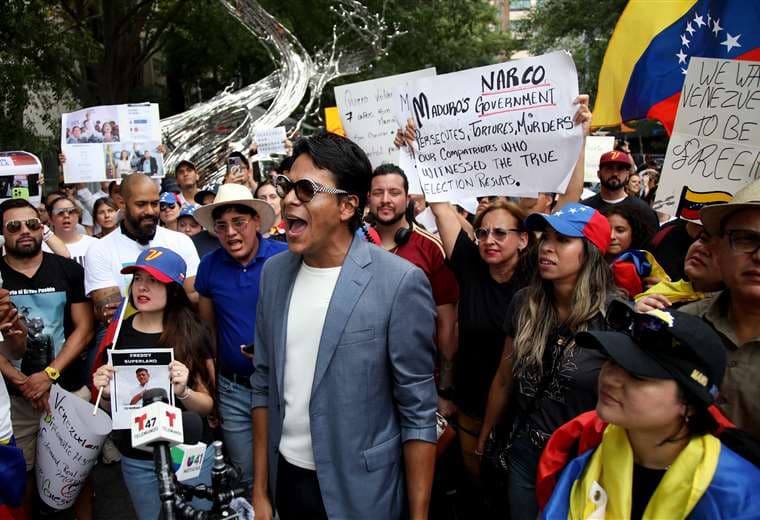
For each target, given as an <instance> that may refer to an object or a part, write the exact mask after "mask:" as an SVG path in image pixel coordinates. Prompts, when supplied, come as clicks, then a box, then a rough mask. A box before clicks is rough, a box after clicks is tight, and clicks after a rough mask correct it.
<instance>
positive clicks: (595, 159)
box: [583, 135, 615, 183]
mask: <svg viewBox="0 0 760 520" xmlns="http://www.w3.org/2000/svg"><path fill="white" fill-rule="evenodd" d="M614 149H615V137H614V136H606V135H590V136H588V137H587V138H586V148H585V150H584V155H583V182H591V183H595V182H599V176H598V175H597V173H598V172H599V159H601V158H602V155H604V154H605V153H607V152H611V151H612V150H614Z"/></svg>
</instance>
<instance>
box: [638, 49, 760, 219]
mask: <svg viewBox="0 0 760 520" xmlns="http://www.w3.org/2000/svg"><path fill="white" fill-rule="evenodd" d="M757 179H760V62H752V61H738V60H720V59H714V58H696V57H693V58H691V60H690V62H689V69H688V71H687V74H686V80H685V81H684V84H683V90H682V91H681V98H680V100H679V103H678V112H677V114H676V122H675V125H674V128H673V135H672V136H671V137H670V142H669V143H668V151H667V154H666V155H665V161H664V162H663V166H662V176H661V177H660V183H659V186H658V188H657V197H656V199H655V203H654V205H653V207H654V209H656V210H658V211H661V212H663V213H667V214H668V215H673V216H676V217H680V218H685V219H687V220H696V219H698V218H699V209H700V208H701V207H702V206H704V205H707V204H714V203H717V202H726V201H728V200H730V199H731V197H732V196H733V194H734V193H736V192H737V191H739V190H740V189H741V188H742V187H744V186H745V185H746V184H749V183H750V182H752V181H755V180H757Z"/></svg>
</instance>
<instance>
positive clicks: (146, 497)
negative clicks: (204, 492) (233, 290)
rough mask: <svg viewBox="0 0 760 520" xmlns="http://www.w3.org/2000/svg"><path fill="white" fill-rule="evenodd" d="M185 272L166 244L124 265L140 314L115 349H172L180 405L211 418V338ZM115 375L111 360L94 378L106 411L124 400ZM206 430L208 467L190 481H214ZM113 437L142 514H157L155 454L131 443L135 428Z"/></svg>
mask: <svg viewBox="0 0 760 520" xmlns="http://www.w3.org/2000/svg"><path fill="white" fill-rule="evenodd" d="M185 271H186V265H185V261H184V260H183V259H182V258H181V257H180V256H179V255H178V254H176V253H175V252H173V251H170V250H169V249H165V248H162V247H154V248H150V249H147V250H145V251H143V252H142V253H141V254H140V256H139V257H137V262H135V264H134V265H131V266H128V267H125V268H124V269H122V271H121V272H122V273H123V274H129V273H134V278H133V280H132V285H131V287H130V291H129V303H130V304H131V305H132V306H133V307H134V308H135V309H137V313H135V314H133V315H132V316H130V317H129V318H126V319H124V320H123V322H122V323H121V329H120V331H119V332H118V337H117V339H116V340H115V346H114V348H115V349H116V350H119V349H127V348H129V349H140V348H172V349H173V350H174V361H172V362H171V364H170V365H169V376H170V380H171V385H172V390H173V392H174V396H175V397H176V398H177V401H176V404H177V406H179V408H181V409H182V410H189V411H192V412H196V413H198V414H199V415H201V416H207V415H209V414H210V413H211V411H212V409H213V407H214V399H213V397H212V396H213V395H214V384H215V370H214V362H213V354H212V353H211V351H210V350H209V345H211V336H210V334H209V333H208V330H207V328H206V327H205V326H204V325H203V324H202V323H201V321H200V319H199V318H198V316H197V314H196V313H195V311H194V310H193V308H192V305H191V303H190V300H189V299H188V298H187V295H186V293H185V291H184V289H183V286H182V284H183V282H184V280H185ZM114 323H117V322H114ZM113 373H114V370H113V367H112V366H111V365H110V364H107V365H103V366H101V367H100V368H98V369H97V371H96V372H95V375H94V377H93V383H94V386H95V388H96V389H101V388H102V389H103V396H102V399H101V401H100V405H101V406H102V407H103V408H104V409H106V410H110V409H111V399H117V398H119V397H118V396H112V395H111V394H110V382H111V378H112V377H113ZM120 402H121V401H120ZM204 428H205V431H204V433H203V439H202V441H203V442H205V443H206V444H207V445H208V447H207V449H206V455H205V459H204V463H203V469H202V471H201V474H200V476H199V477H197V478H196V479H192V480H189V481H188V482H186V483H187V484H193V485H195V484H199V483H204V484H207V485H210V484H211V466H212V463H213V457H212V453H213V450H212V448H211V446H210V442H211V440H212V439H211V433H210V431H209V429H208V425H207V423H206V422H205V421H204ZM114 436H115V437H116V442H117V446H118V447H119V450H120V451H121V453H122V459H121V467H122V473H123V475H124V481H125V483H126V484H127V489H128V490H129V495H130V497H131V499H132V504H133V505H134V507H135V510H136V511H137V516H138V517H139V518H140V519H143V518H145V519H155V518H158V515H159V512H160V501H159V491H158V480H157V479H156V475H155V470H154V465H153V455H152V453H150V452H146V451H142V450H138V449H135V448H133V447H132V445H131V435H130V430H114ZM193 505H194V506H195V507H202V508H203V507H204V506H206V508H208V506H209V505H210V504H209V503H208V502H204V501H195V500H194V501H193Z"/></svg>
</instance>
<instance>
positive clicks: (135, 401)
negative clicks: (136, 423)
mask: <svg viewBox="0 0 760 520" xmlns="http://www.w3.org/2000/svg"><path fill="white" fill-rule="evenodd" d="M108 360H109V362H110V363H111V364H112V365H113V368H114V374H113V378H112V379H111V417H112V418H113V428H114V430H121V429H128V428H130V427H131V425H132V422H131V417H132V411H133V410H137V409H138V408H140V407H142V405H143V403H142V396H143V393H144V392H145V391H146V390H150V389H154V388H163V389H164V391H165V392H166V395H167V396H168V398H169V404H171V405H174V393H173V391H172V385H171V382H170V378H169V363H171V362H172V361H173V360H174V351H173V350H172V349H169V348H164V349H162V348H152V349H151V348H139V349H124V350H109V351H108Z"/></svg>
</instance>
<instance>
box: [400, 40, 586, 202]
mask: <svg viewBox="0 0 760 520" xmlns="http://www.w3.org/2000/svg"><path fill="white" fill-rule="evenodd" d="M409 94H410V98H411V103H412V111H413V114H414V120H415V123H416V125H417V148H418V153H417V154H416V160H417V171H418V174H419V177H420V182H421V184H422V189H423V190H424V191H425V197H426V198H427V200H428V201H429V202H436V201H448V200H455V199H456V198H462V197H467V196H469V197H474V196H483V195H520V194H525V193H537V192H541V191H549V192H561V193H563V192H564V191H565V188H566V187H567V183H568V182H569V180H570V175H571V173H572V170H573V167H574V166H575V162H576V161H577V159H578V154H579V152H580V147H581V144H582V142H583V132H582V129H581V127H580V126H575V125H574V124H573V115H574V113H575V111H576V109H577V107H576V106H575V105H573V101H574V99H575V98H576V97H577V96H578V78H577V73H576V70H575V64H574V63H573V60H572V58H571V57H570V55H569V54H568V53H566V52H554V53H551V54H546V55H544V56H538V57H533V58H526V59H524V60H518V61H511V62H506V63H500V64H497V65H490V66H487V67H480V68H476V69H469V70H464V71H461V72H455V73H452V74H446V75H443V76H437V77H435V78H432V79H431V78H428V79H420V80H417V81H415V82H414V83H413V84H412V85H411V88H410V90H409Z"/></svg>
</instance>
